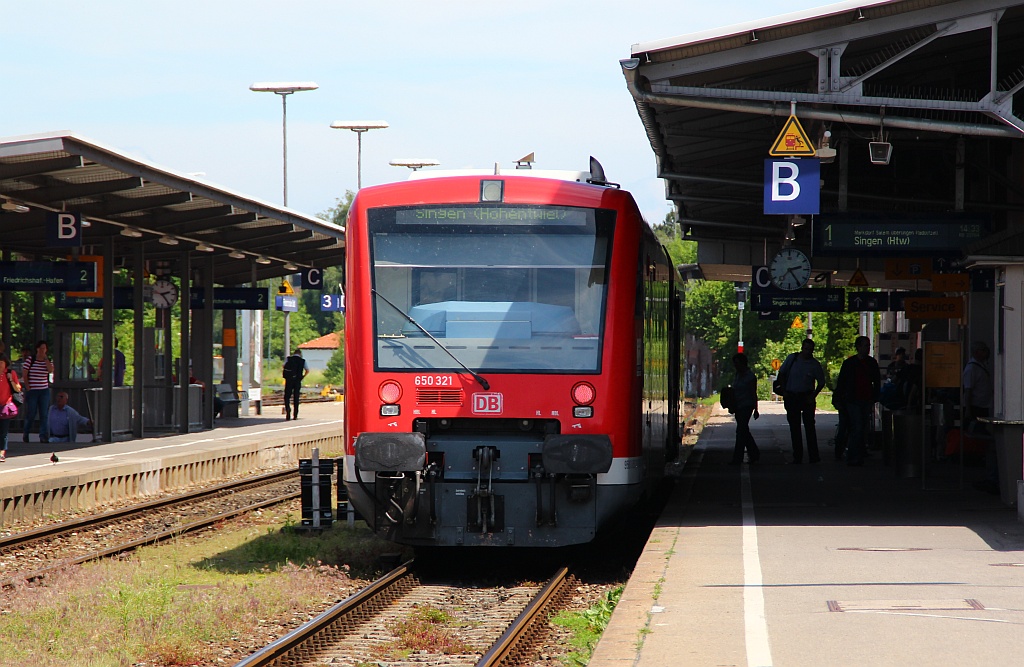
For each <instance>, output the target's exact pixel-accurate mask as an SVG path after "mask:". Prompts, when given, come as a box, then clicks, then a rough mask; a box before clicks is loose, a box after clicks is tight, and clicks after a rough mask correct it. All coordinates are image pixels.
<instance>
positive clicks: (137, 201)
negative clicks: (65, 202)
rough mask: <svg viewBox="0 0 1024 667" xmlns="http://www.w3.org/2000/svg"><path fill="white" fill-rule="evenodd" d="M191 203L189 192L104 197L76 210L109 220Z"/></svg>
mask: <svg viewBox="0 0 1024 667" xmlns="http://www.w3.org/2000/svg"><path fill="white" fill-rule="evenodd" d="M190 201H192V194H191V193H189V192H171V193H168V194H163V195H152V196H149V197H120V196H118V195H112V196H110V197H103V198H101V199H100V200H98V201H96V202H94V203H92V204H84V205H81V206H75V207H74V208H75V210H76V211H78V212H79V213H82V214H83V215H88V216H94V217H101V216H102V217H108V218H109V217H114V216H117V215H122V214H124V213H133V212H135V211H145V210H149V209H153V208H160V207H162V206H173V205H175V204H187V203H188V202H190Z"/></svg>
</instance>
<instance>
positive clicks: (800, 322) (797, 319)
mask: <svg viewBox="0 0 1024 667" xmlns="http://www.w3.org/2000/svg"><path fill="white" fill-rule="evenodd" d="M789 328H790V329H803V328H804V322H803V320H801V319H800V316H799V315H797V316H796V317H794V318H793V323H792V324H790V325H789Z"/></svg>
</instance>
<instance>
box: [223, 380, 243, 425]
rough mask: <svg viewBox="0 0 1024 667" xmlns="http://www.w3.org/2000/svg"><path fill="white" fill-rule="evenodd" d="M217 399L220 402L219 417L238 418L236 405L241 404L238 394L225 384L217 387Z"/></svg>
mask: <svg viewBox="0 0 1024 667" xmlns="http://www.w3.org/2000/svg"><path fill="white" fill-rule="evenodd" d="M217 398H218V399H220V401H221V411H220V416H221V417H224V418H230V419H237V418H238V404H239V403H241V402H242V399H241V398H239V396H238V392H237V391H236V390H235V388H234V387H232V386H231V385H230V384H228V383H227V382H221V383H220V384H218V385H217Z"/></svg>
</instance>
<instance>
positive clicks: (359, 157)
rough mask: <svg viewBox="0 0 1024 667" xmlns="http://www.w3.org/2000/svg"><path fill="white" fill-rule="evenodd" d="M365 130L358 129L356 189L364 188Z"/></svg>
mask: <svg viewBox="0 0 1024 667" xmlns="http://www.w3.org/2000/svg"><path fill="white" fill-rule="evenodd" d="M363 132H364V130H356V191H357V192H358V191H359V190H362V189H363Z"/></svg>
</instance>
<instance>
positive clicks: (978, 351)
mask: <svg viewBox="0 0 1024 667" xmlns="http://www.w3.org/2000/svg"><path fill="white" fill-rule="evenodd" d="M990 355H991V352H990V351H989V349H988V344H986V343H985V342H984V341H980V340H976V341H974V342H973V343H971V359H970V361H968V362H967V365H966V366H964V372H963V375H962V376H961V378H960V381H961V384H963V387H964V420H963V425H964V426H963V428H964V433H970V434H972V435H973V434H979V433H981V434H987V431H986V430H985V428H984V426H983V425H982V424H981V423H980V422H978V418H979V417H989V416H991V415H992V395H993V386H992V372H991V371H989V369H988V359H989V356H990ZM985 456H986V457H987V458H988V463H987V468H988V474H987V475H986V476H985V478H984V479H980V480H978V481H977V482H975V483H974V488H976V489H978V490H979V491H986V492H988V493H991V494H993V495H995V494H998V493H999V462H998V460H997V459H996V449H995V441H994V440H993V441H990V442H989V444H988V450H987V452H986V454H985Z"/></svg>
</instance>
